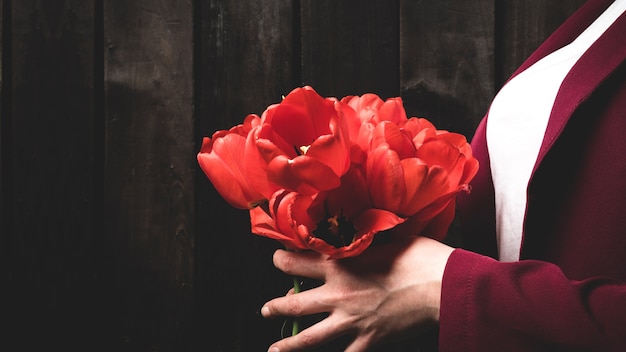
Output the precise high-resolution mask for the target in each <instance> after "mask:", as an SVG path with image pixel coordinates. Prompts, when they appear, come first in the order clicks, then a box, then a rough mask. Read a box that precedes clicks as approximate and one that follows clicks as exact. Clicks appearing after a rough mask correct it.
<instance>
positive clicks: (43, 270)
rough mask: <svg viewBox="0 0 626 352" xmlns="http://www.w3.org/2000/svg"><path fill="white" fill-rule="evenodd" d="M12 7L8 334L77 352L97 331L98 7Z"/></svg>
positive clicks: (23, 342) (58, 2)
mask: <svg viewBox="0 0 626 352" xmlns="http://www.w3.org/2000/svg"><path fill="white" fill-rule="evenodd" d="M9 4H10V6H5V7H4V11H7V10H9V11H10V14H9V13H6V12H5V13H4V15H5V16H4V18H5V19H6V18H7V15H10V19H11V28H10V31H11V32H10V35H11V38H10V40H11V43H12V48H11V51H10V52H9V53H6V52H5V54H8V55H10V57H4V58H3V59H4V60H8V61H10V62H11V65H12V67H11V71H12V73H11V74H12V76H11V82H5V84H4V87H5V88H7V87H8V88H9V89H10V96H11V99H10V101H7V100H3V105H5V104H8V105H10V107H8V108H5V107H4V106H3V111H5V112H6V111H7V110H5V109H8V111H10V114H11V116H3V122H5V121H6V120H7V119H10V128H11V131H10V133H11V141H10V143H11V145H10V146H9V147H10V152H11V153H12V154H11V155H10V157H11V161H10V168H11V172H12V175H11V178H12V180H11V187H12V190H11V191H12V197H11V199H10V200H9V201H10V202H11V204H8V206H9V207H12V210H11V218H10V219H7V218H4V219H3V221H6V222H11V224H10V225H9V228H10V231H11V233H5V234H3V236H6V237H5V238H9V237H10V239H9V240H8V242H9V243H8V244H9V245H10V248H9V249H8V251H9V253H8V255H9V259H7V263H8V265H9V269H8V270H9V276H8V277H5V279H8V282H5V285H6V286H5V287H9V288H11V291H10V298H9V299H8V301H7V302H11V304H9V306H10V307H9V310H10V312H9V314H8V315H7V316H8V318H7V316H5V319H6V320H7V321H10V322H11V324H10V328H9V329H10V330H8V333H7V335H8V336H9V337H10V338H14V339H16V340H17V341H19V344H20V347H21V348H23V349H26V350H28V349H30V348H34V347H35V346H38V344H40V343H41V344H43V343H45V344H46V347H48V348H54V347H64V348H70V349H71V348H74V347H76V346H78V345H82V344H83V343H85V341H89V340H91V339H92V337H93V336H94V332H95V331H97V329H96V330H92V329H93V328H94V327H93V326H92V327H88V326H87V325H85V324H84V322H86V321H89V320H90V316H91V315H92V314H93V313H94V310H93V308H92V307H93V306H92V304H93V299H94V298H95V297H97V295H96V293H97V288H96V271H95V263H94V261H93V259H94V252H95V251H96V249H95V248H94V246H93V243H94V242H93V241H94V238H93V233H92V230H93V228H92V219H93V216H94V214H93V205H94V198H93V193H92V191H93V182H94V175H93V173H92V170H93V169H92V167H93V164H92V149H93V129H92V127H93V119H94V111H93V96H92V94H93V76H92V65H93V37H94V34H93V32H94V28H93V15H92V14H93V1H81V2H78V3H76V4H70V3H69V2H68V1H64V0H54V1H35V0H30V1H29V0H25V1H12V2H9ZM7 7H10V9H7ZM5 28H6V27H5ZM3 93H7V94H8V93H9V92H3ZM7 94H4V96H5V97H7ZM3 149H4V148H3ZM3 162H4V160H3ZM3 168H4V164H3ZM3 182H4V179H3ZM3 196H4V194H3ZM3 252H4V251H3ZM69 331H71V335H70V334H68V332H69ZM5 332H6V331H5ZM3 342H5V341H3ZM38 347H41V346H38Z"/></svg>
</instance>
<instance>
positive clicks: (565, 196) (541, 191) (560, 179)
mask: <svg viewBox="0 0 626 352" xmlns="http://www.w3.org/2000/svg"><path fill="white" fill-rule="evenodd" d="M611 2H612V1H610V0H590V1H588V2H587V3H585V4H584V5H583V6H582V7H581V8H580V9H579V10H578V11H576V13H574V15H572V17H570V18H569V19H568V20H567V21H566V22H565V23H564V24H563V25H562V26H561V27H560V28H559V29H557V31H555V32H554V33H553V34H552V35H551V36H550V37H549V38H548V39H547V40H546V41H545V42H544V43H543V44H542V45H541V46H540V47H539V48H538V49H537V50H536V51H535V53H533V54H532V55H531V56H530V57H529V58H528V60H527V61H526V62H524V64H523V65H522V66H521V67H520V68H519V69H518V71H516V73H515V74H517V73H519V72H521V71H523V70H524V69H525V68H527V67H529V66H530V65H532V64H533V63H535V62H536V61H538V60H539V59H540V58H542V57H544V56H546V55H547V54H549V53H551V52H553V51H554V50H556V49H558V48H560V47H562V46H563V45H565V44H568V43H569V42H571V41H572V40H573V39H575V38H576V37H577V36H578V34H580V32H582V31H583V30H584V29H585V28H586V27H587V26H588V25H589V24H591V22H593V20H595V19H596V18H597V16H599V14H600V13H602V11H603V10H604V9H606V8H607V7H608V6H609V5H610V3H611ZM625 57H626V15H624V14H622V16H621V17H619V18H618V19H617V21H616V22H615V23H614V24H613V25H612V26H611V27H610V28H609V29H608V30H607V31H606V32H605V33H604V34H603V35H602V36H601V37H600V38H599V39H598V40H597V41H596V42H595V43H594V44H593V46H592V47H591V48H590V49H589V50H588V51H587V52H586V53H585V54H584V55H583V56H582V57H581V58H580V60H579V61H578V62H577V63H576V65H574V67H573V68H572V70H571V71H570V73H569V74H568V75H567V77H566V78H565V80H564V82H563V85H562V86H561V89H560V91H559V93H558V95H557V97H556V101H555V104H554V107H553V110H552V113H551V116H550V121H549V123H548V127H547V131H546V134H545V137H544V140H543V144H542V146H541V149H540V152H539V156H538V159H537V162H536V164H535V167H534V169H533V173H532V176H531V180H530V184H529V187H528V205H527V208H526V216H525V222H524V230H523V240H522V248H521V252H520V258H521V259H520V261H519V262H515V263H501V262H498V261H496V260H494V259H492V258H496V257H497V249H496V235H495V209H494V204H495V201H494V191H493V183H492V179H491V170H490V168H489V155H488V152H487V144H486V140H485V126H486V119H487V118H488V116H487V117H485V119H483V121H482V122H481V124H480V126H479V127H478V129H477V131H476V133H475V135H474V136H473V138H472V147H473V150H474V153H475V155H476V157H477V158H478V159H479V161H480V170H479V173H478V175H477V176H476V178H475V180H474V181H473V183H472V191H471V193H470V194H468V195H464V196H461V198H459V218H460V224H461V228H462V231H463V249H456V250H455V251H454V252H453V253H452V255H451V257H450V259H449V260H448V264H447V266H446V270H445V273H444V277H443V288H442V297H441V315H440V327H439V348H440V350H441V351H455V352H457V351H507V352H510V351H626V63H624V58H625ZM515 74H514V75H515ZM479 253H480V254H479Z"/></svg>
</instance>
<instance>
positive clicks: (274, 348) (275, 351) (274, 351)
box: [267, 347, 280, 352]
mask: <svg viewBox="0 0 626 352" xmlns="http://www.w3.org/2000/svg"><path fill="white" fill-rule="evenodd" d="M267 352H280V351H279V350H278V347H270V349H269V350H267Z"/></svg>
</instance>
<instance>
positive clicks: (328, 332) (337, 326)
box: [270, 315, 350, 352]
mask: <svg viewBox="0 0 626 352" xmlns="http://www.w3.org/2000/svg"><path fill="white" fill-rule="evenodd" d="M349 328H350V327H349V326H348V325H346V324H343V323H342V322H340V321H338V320H337V319H335V318H334V317H333V316H332V315H331V316H329V317H328V318H326V319H323V320H321V321H320V322H318V323H316V324H314V325H312V326H310V327H308V328H306V329H304V330H302V331H300V332H299V333H298V334H297V335H295V336H290V337H287V338H284V339H282V340H280V341H278V342H276V343H274V344H273V345H272V346H271V347H270V351H272V348H278V350H279V351H280V352H291V351H308V350H311V349H315V348H318V347H321V346H324V345H326V344H328V343H330V342H332V341H334V340H336V339H338V338H339V337H341V336H343V335H345V334H347V333H348V331H349Z"/></svg>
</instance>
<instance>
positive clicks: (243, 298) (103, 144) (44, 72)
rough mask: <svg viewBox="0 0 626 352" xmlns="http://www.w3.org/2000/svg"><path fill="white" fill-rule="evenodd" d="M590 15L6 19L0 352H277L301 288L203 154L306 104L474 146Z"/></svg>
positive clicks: (317, 13) (139, 1) (59, 3)
mask: <svg viewBox="0 0 626 352" xmlns="http://www.w3.org/2000/svg"><path fill="white" fill-rule="evenodd" d="M582 2H583V1H582V0H579V1H566V0H560V1H557V0H524V1H522V0H519V1H506V2H505V1H497V0H474V1H465V0H448V1H435V0H432V1H411V0H351V1H332V0H274V1H270V0H265V1H250V0H221V1H220V0H207V1H202V0H186V1H181V0H133V1H126V0H0V3H1V6H0V12H1V16H0V19H1V21H2V24H1V26H0V28H1V31H2V33H1V40H2V42H1V43H0V44H1V49H2V50H1V61H0V62H1V65H2V67H1V82H2V84H1V96H0V99H1V100H0V104H1V109H0V114H1V115H0V132H1V134H0V161H1V172H0V192H1V196H2V201H1V212H0V231H1V236H0V297H2V298H1V300H0V304H1V306H0V309H1V310H0V319H1V321H2V323H3V324H2V326H3V327H2V328H0V349H2V350H3V351H32V350H40V349H41V348H42V347H43V348H44V349H45V350H53V349H56V348H58V349H59V350H65V351H69V350H72V351H74V350H77V351H245V352H247V351H264V350H266V348H267V346H268V345H269V344H270V343H271V342H272V341H274V340H276V339H278V338H279V334H280V333H279V330H280V326H281V324H282V322H281V321H277V320H276V321H274V320H270V321H268V320H264V319H262V318H261V317H260V315H259V314H258V311H259V308H260V307H261V305H262V304H263V302H265V301H266V300H268V299H269V298H272V297H275V296H278V295H282V294H284V293H285V292H286V291H287V290H288V288H289V287H290V286H291V281H290V278H288V277H286V276H285V275H284V274H282V273H280V272H278V271H277V270H276V269H274V268H273V266H272V263H271V256H272V252H273V251H274V249H275V248H278V247H279V246H278V245H277V244H276V243H274V242H272V241H270V240H267V239H265V238H261V237H258V236H254V235H251V234H250V233H249V222H248V217H247V213H246V212H245V211H238V210H234V209H233V208H231V207H230V206H229V205H227V204H226V203H225V202H224V201H223V200H222V199H221V198H220V197H219V195H218V194H217V193H216V192H215V191H214V190H213V188H212V186H211V185H210V184H209V182H208V180H207V179H206V178H205V177H204V175H203V174H202V172H201V170H200V169H199V167H198V166H197V163H196V153H197V151H198V150H199V147H200V143H201V139H202V137H203V136H205V135H210V134H211V133H212V132H213V131H215V130H217V129H226V128H229V127H231V126H232V125H234V124H237V123H239V122H241V120H242V119H243V117H244V116H245V115H247V114H248V113H253V112H254V113H259V114H260V113H261V112H262V111H263V110H264V109H265V107H267V106H268V105H269V104H272V103H275V102H278V101H279V100H280V97H281V95H284V94H287V93H288V92H289V91H290V90H291V89H293V88H295V87H297V86H301V85H303V84H308V85H312V86H313V87H314V88H315V89H316V90H317V91H318V92H319V93H320V94H322V95H325V96H336V97H341V96H344V95H348V94H362V93H365V92H374V93H377V94H379V95H381V96H382V97H384V98H387V97H392V96H402V97H403V98H404V101H405V104H406V108H407V111H408V113H409V114H410V115H418V116H424V117H427V118H429V119H430V120H431V121H433V122H434V123H435V124H436V125H437V126H438V127H439V128H445V129H449V130H453V131H456V132H461V133H464V134H466V135H468V137H471V134H472V133H473V130H474V128H475V127H476V125H477V123H478V121H479V119H480V118H481V117H482V115H483V114H484V113H485V112H486V110H487V108H488V104H489V102H490V99H491V98H492V97H493V95H494V94H495V93H496V91H497V89H498V87H500V86H501V84H502V82H503V81H504V80H505V79H506V78H507V77H508V75H509V74H510V73H511V72H512V71H513V70H514V69H515V68H516V67H517V65H519V64H520V63H521V62H522V60H524V59H525V57H526V56H527V55H528V54H529V53H530V52H531V51H532V50H533V49H534V48H535V47H536V46H537V45H538V44H539V43H540V42H541V41H542V40H543V39H544V38H545V37H546V36H547V35H548V34H549V33H550V32H551V31H552V30H553V29H554V28H556V27H557V26H558V25H559V24H560V23H562V21H563V20H564V19H565V18H566V17H567V16H568V15H569V14H570V13H572V12H573V11H574V10H575V9H576V8H577V7H579V6H580V5H581V3H582ZM9 346H10V347H9ZM407 346H409V345H408V344H407V345H405V346H404V347H398V350H399V351H400V350H402V351H405V350H409V347H407ZM411 346H414V345H411Z"/></svg>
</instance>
